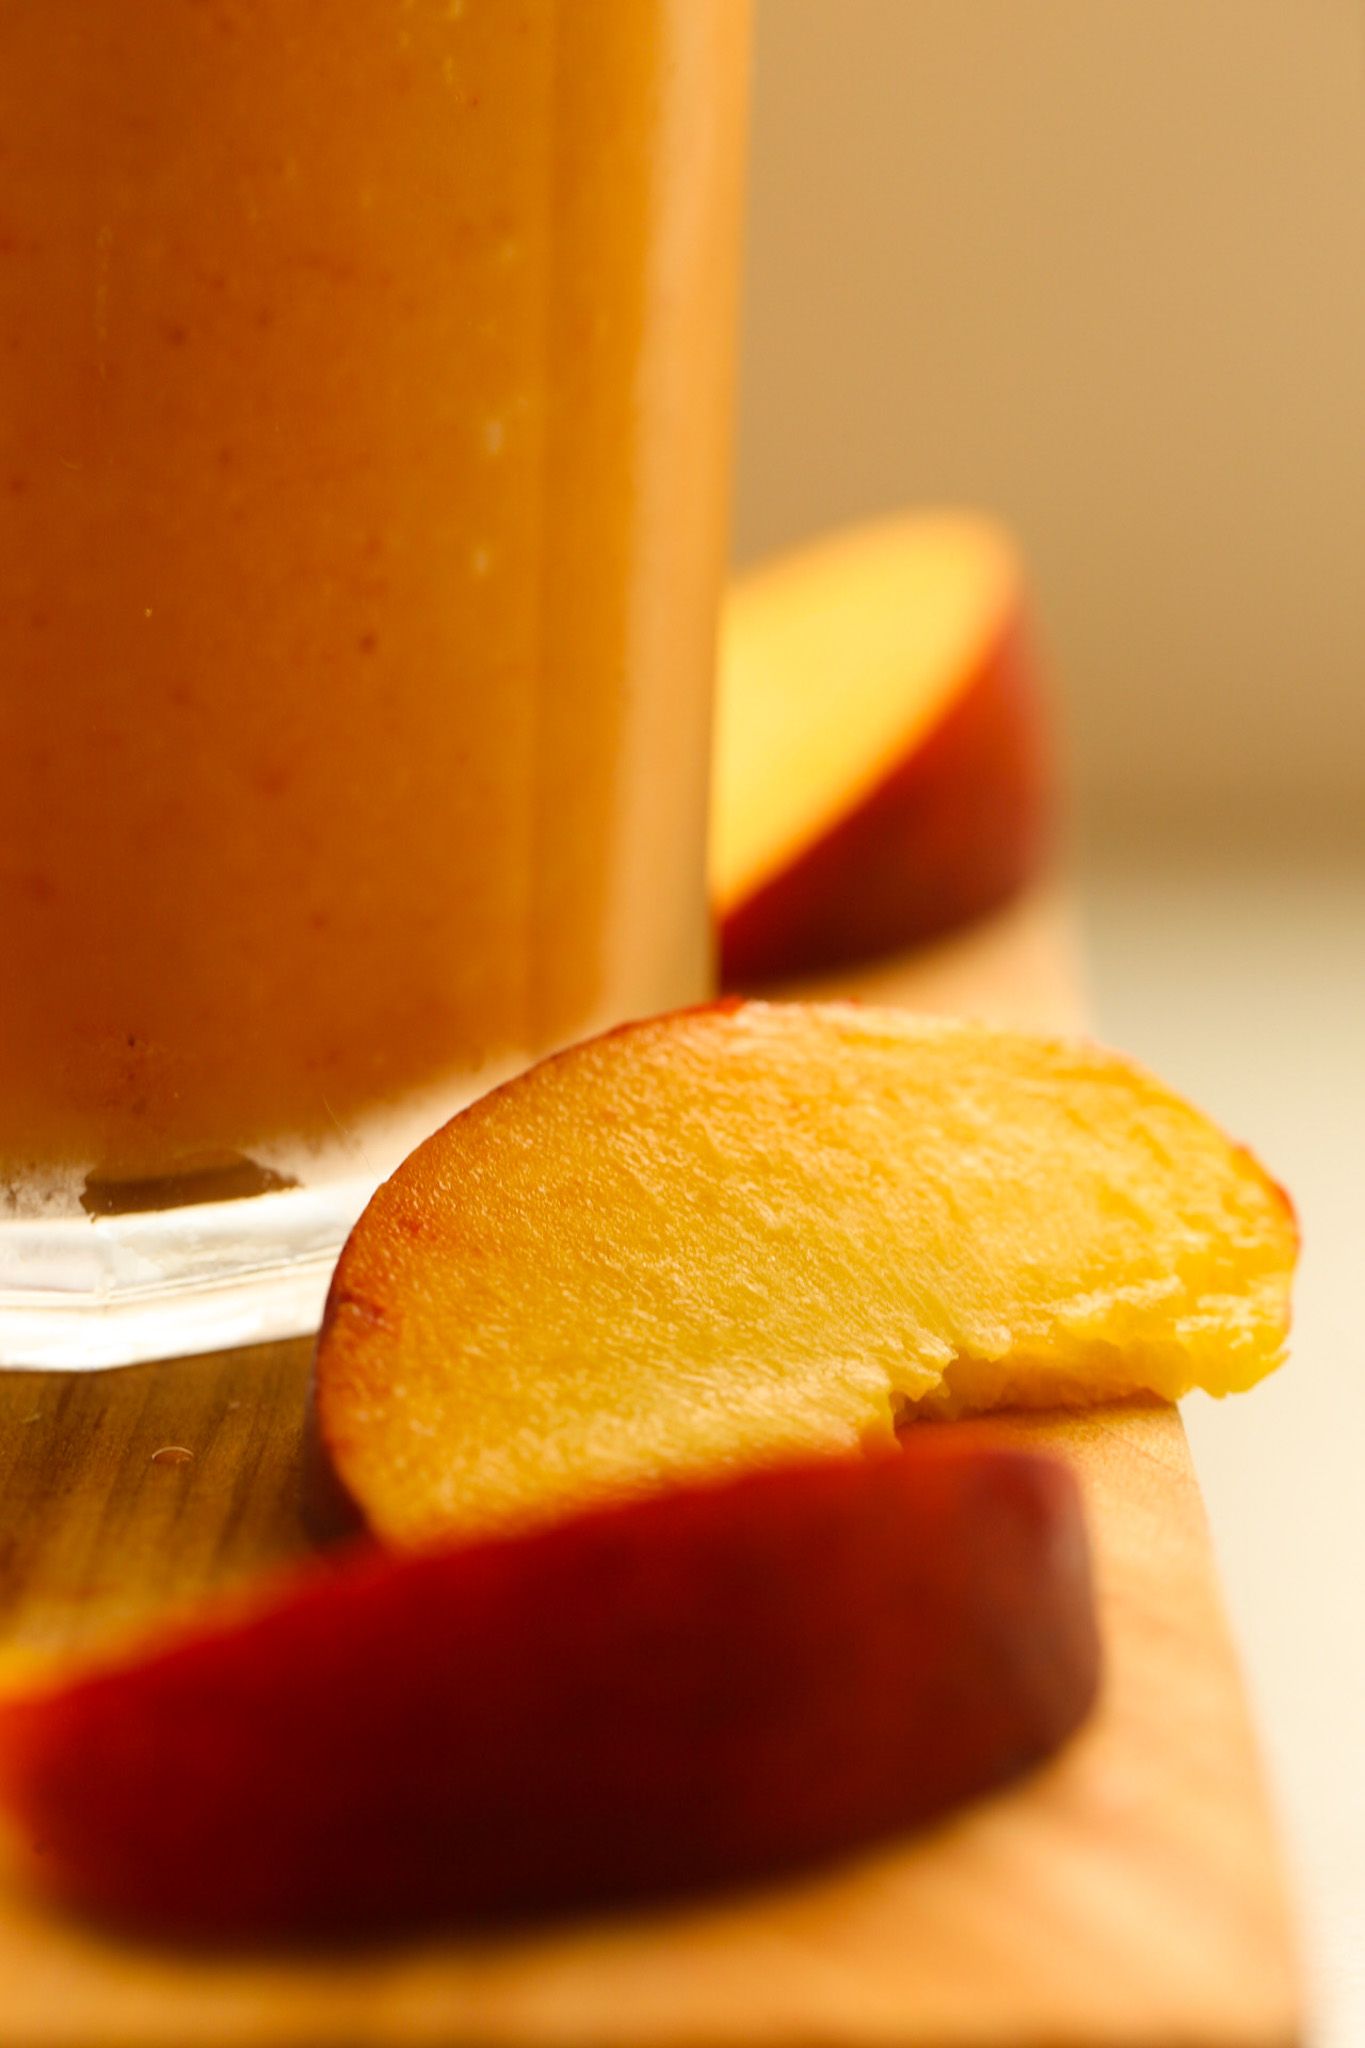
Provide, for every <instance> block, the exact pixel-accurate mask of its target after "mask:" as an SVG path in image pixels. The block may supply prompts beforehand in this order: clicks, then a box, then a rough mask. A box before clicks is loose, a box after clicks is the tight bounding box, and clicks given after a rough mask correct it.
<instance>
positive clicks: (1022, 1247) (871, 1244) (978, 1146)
mask: <svg viewBox="0 0 1365 2048" xmlns="http://www.w3.org/2000/svg"><path fill="white" fill-rule="evenodd" d="M1294 1252H1295V1231H1294V1223H1293V1218H1292V1215H1291V1213H1290V1210H1289V1208H1288V1205H1287V1203H1286V1201H1285V1198H1284V1196H1283V1195H1282V1194H1281V1193H1280V1191H1279V1190H1278V1189H1277V1188H1276V1187H1275V1186H1274V1184H1273V1183H1272V1182H1271V1181H1270V1180H1269V1179H1268V1178H1267V1177H1266V1175H1265V1174H1264V1173H1263V1172H1262V1171H1261V1169H1260V1168H1259V1167H1258V1166H1257V1165H1256V1163H1255V1162H1254V1161H1253V1160H1252V1159H1251V1158H1250V1157H1249V1156H1248V1154H1247V1153H1246V1152H1244V1151H1241V1150H1239V1149H1238V1148H1237V1147H1236V1146H1235V1145H1233V1144H1231V1143H1229V1141H1228V1140H1227V1139H1226V1138H1224V1137H1223V1136H1222V1135H1221V1133H1219V1132H1218V1131H1217V1130H1216V1129H1214V1128H1213V1126H1212V1125H1211V1124H1210V1123H1209V1122H1208V1121H1207V1120H1206V1119H1205V1118H1203V1117H1202V1116H1200V1115H1199V1114H1198V1113H1197V1111H1195V1110H1193V1109H1191V1108H1189V1107H1188V1106H1187V1105H1186V1104H1185V1103H1183V1102H1181V1101H1180V1100H1178V1099H1177V1098H1176V1097H1175V1096H1173V1095H1172V1094H1170V1093H1169V1092H1168V1091H1167V1090H1166V1089H1165V1088H1163V1087H1162V1086H1161V1085H1160V1084H1159V1083H1158V1082H1157V1081H1155V1080H1153V1079H1152V1078H1151V1077H1150V1076H1148V1075H1147V1074H1145V1073H1143V1072H1142V1071H1140V1070H1139V1069H1138V1068H1136V1067H1134V1066H1133V1065H1131V1064H1130V1063H1129V1062H1127V1061H1125V1060H1123V1059H1120V1058H1118V1057H1116V1056H1115V1055H1113V1054H1111V1053H1107V1052H1103V1051H1101V1050H1099V1049H1097V1048H1095V1047H1093V1046H1090V1045H1085V1044H1071V1043H1066V1042H1063V1041H1058V1040H1050V1039H1043V1038H1034V1037H1029V1036H1026V1035H1024V1034H1021V1033H1017V1032H1010V1031H1004V1030H995V1029H991V1028H988V1027H985V1026H973V1025H967V1024H962V1023H958V1022H955V1021H945V1020H942V1019H930V1018H917V1017H913V1016H909V1015H906V1014H905V1013H903V1012H897V1011H878V1010H873V1009H863V1008H860V1007H858V1006H856V1005H850V1004H811V1005H804V1004H785V1005H782V1004H779V1005H771V1004H766V1003H737V1002H736V1003H729V1004H718V1005H715V1006H713V1007H711V1008H708V1009H702V1010H695V1011H687V1012H681V1013H678V1014H676V1015H673V1016H668V1017H663V1018H659V1019H655V1020H653V1021H649V1022H645V1023H641V1024H637V1025H631V1026H628V1027H626V1028H624V1029H622V1030H619V1031H616V1032H614V1033H610V1034H608V1035H607V1036H606V1037H603V1038H599V1039H595V1040H593V1041H590V1042H589V1043H587V1044H584V1045H579V1046H576V1047H573V1048H572V1049H571V1050H569V1051H568V1052H565V1053H562V1054H560V1055H558V1056H557V1057H556V1058H554V1059H551V1060H547V1061H545V1062H544V1063H542V1064H541V1065H540V1066H538V1067H536V1068H533V1069H532V1070H531V1071H530V1072H529V1073H527V1074H525V1075H523V1076H521V1077H520V1078H519V1079H518V1080H515V1081H513V1082H511V1083H509V1084H508V1085H507V1086H506V1087H504V1088H501V1089H499V1090H497V1091H496V1092H495V1093H493V1094H491V1095H489V1096H486V1097H485V1098H484V1099H483V1100H482V1101H480V1102H477V1103H475V1104H474V1105H473V1106H472V1107H471V1108H469V1109H468V1110H466V1111H464V1113H463V1114H462V1115H460V1116H458V1117H456V1118H455V1119H454V1120H453V1121H452V1122H451V1123H449V1124H447V1125H446V1126H445V1127H444V1129H442V1130H441V1131H438V1132H437V1133H436V1135H435V1136H434V1137H432V1138H430V1139H429V1140H428V1141H427V1142H426V1143H425V1144H424V1145H422V1146H420V1147H419V1148H418V1150H417V1151H416V1152H415V1153H413V1155H412V1156H411V1157H410V1158H409V1159H408V1160H407V1161H406V1163H405V1164H404V1165H403V1166H402V1167H401V1168H400V1169H399V1171H398V1172H397V1173H396V1174H395V1175H394V1176H393V1178H392V1179H391V1180H390V1181H388V1182H387V1183H386V1184H385V1185H384V1186H383V1187H382V1188H380V1190H379V1191H378V1193H377V1194H376V1195H375V1197H374V1199H373V1200H372V1202H371V1203H370V1206H369V1208H368V1209H367V1210H366V1212H365V1214H364V1215H363V1217H362V1218H361V1220H360V1222H359V1223H358V1224H357V1226H356V1228H355V1230H354V1232H353V1233H352V1235H351V1238H350V1240H349V1242H348V1243H347V1245H346V1248H345V1250H344V1251H343V1253H342V1256H341V1260H340V1262H339V1264H338V1266H337V1270H336V1274H335V1277H334V1280H333V1284H332V1289H331V1294H330V1296H329V1299H328V1304H327V1310H326V1315H325V1319H324V1325H323V1330H322V1333H321V1336H320V1338H319V1341H318V1348H317V1354H316V1365H315V1375H314V1404H315V1418H316V1425H317V1432H318V1437H319V1441H320V1444H321V1447H322V1449H323V1451H324V1453H325V1454H326V1456H327V1457H328V1458H329V1459H330V1463H331V1469H332V1471H333V1472H334V1474H335V1476H336V1478H337V1480H338V1481H339V1483H340V1486H341V1488H342V1490H343V1491H344V1493H345V1495H346V1496H348V1497H349V1499H350V1501H351V1502H353V1503H354V1505H355V1507H356V1508H357V1509H358V1511H359V1513H360V1515H361V1516H362V1517H363V1519H364V1520H365V1521H366V1522H367V1523H368V1524H369V1525H370V1527H371V1528H372V1529H374V1530H375V1531H376V1532H377V1533H378V1534H379V1535H380V1536H382V1537H383V1538H384V1539H385V1540H386V1541H388V1542H390V1543H394V1544H398V1545H410V1544H422V1543H426V1542H429V1541H432V1540H433V1539H436V1538H439V1537H441V1536H444V1535H449V1534H461V1535H465V1536H474V1535H478V1534H483V1533H487V1532H489V1531H493V1530H501V1529H506V1528H510V1527H517V1526H522V1525H527V1524H531V1523H534V1522H537V1521H545V1520H549V1519H553V1518H554V1517H556V1516H559V1515H562V1514H565V1513H568V1512H571V1511H573V1510H576V1509H579V1508H581V1507H583V1506H584V1505H586V1504H588V1503H592V1502H596V1501H604V1500H611V1499H617V1498H622V1497H628V1496H631V1495H638V1494H641V1493H644V1492H647V1491H649V1490H650V1489H651V1488H654V1487H657V1486H659V1485H660V1484H662V1483H664V1482H666V1481H678V1480H683V1479H687V1478H696V1477H705V1476H714V1475H717V1474H721V1473H725V1472H732V1471H736V1470H743V1469H744V1468H746V1467H751V1466H754V1465H758V1464H763V1463H766V1462H776V1461H780V1460H781V1459H783V1458H788V1457H791V1456H793V1455H798V1454H801V1453H805V1452H811V1451H820V1450H826V1451H827V1450H833V1449H839V1448H853V1447H857V1446H877V1445H885V1444H887V1443H889V1442H890V1441H891V1439H892V1435H893V1431H894V1429H895V1427H896V1425H897V1422H898V1421H899V1420H903V1419H904V1418H905V1417H906V1416H907V1414H910V1413H914V1412H922V1413H932V1414H936V1415H942V1414H945V1413H953V1412H957V1411H961V1410H967V1409H981V1408H987V1407H990V1406H992V1405H995V1404H999V1403H1006V1402H1008V1403H1029V1404H1034V1405H1055V1404H1058V1403H1069V1402H1095V1401H1103V1400H1110V1399H1116V1398H1119V1397H1122V1396H1126V1395H1134V1394H1140V1393H1155V1394H1159V1395H1164V1396H1166V1397H1168V1398H1175V1397H1176V1396H1178V1395H1180V1394H1184V1393H1186V1392H1187V1391H1188V1390H1189V1389H1190V1388H1191V1387H1194V1386H1202V1387H1205V1388H1207V1389H1208V1390H1209V1391H1210V1392H1212V1393H1226V1392H1228V1391H1230V1390H1231V1389H1233V1388H1239V1387H1247V1386H1250V1385H1251V1384H1252V1383H1253V1382H1254V1381H1255V1380H1257V1379H1259V1378H1260V1377H1261V1376H1262V1375H1263V1374H1264V1373H1266V1372H1268V1371H1269V1370H1270V1369H1271V1368H1272V1367H1273V1366H1274V1365H1275V1364H1277V1363H1278V1361H1279V1359H1280V1356H1281V1353H1282V1348H1283V1343H1284V1338H1285V1332H1286V1328H1287V1321H1288V1285H1289V1276H1290V1269H1291V1267H1292V1264H1293V1259H1294Z"/></svg>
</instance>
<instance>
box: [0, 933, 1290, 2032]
mask: <svg viewBox="0 0 1365 2048" xmlns="http://www.w3.org/2000/svg"><path fill="white" fill-rule="evenodd" d="M1064 956H1065V946H1064V943H1063V941H1062V938H1061V936H1060V932H1059V926H1058V924H1057V913H1056V911H1055V909H1054V908H1053V907H1052V906H1050V905H1048V904H1041V905H1040V904H1034V905H1032V906H1027V907H1026V908H1025V909H1024V910H1022V911H1020V912H1017V913H1015V914H1013V915H1012V916H1011V917H1009V918H1006V919H1003V920H1001V921H999V922H998V923H997V925H996V926H995V927H992V928H988V929H987V930H986V931H984V932H980V933H978V934H976V935H974V936H973V937H972V938H970V939H967V940H963V941H958V942H956V944H955V945H954V946H949V947H946V948H943V949H940V951H939V952H938V953H936V954H934V955H931V956H928V957H926V956H923V955H921V956H919V957H918V958H917V959H916V961H915V962H913V963H907V964H903V965H902V966H900V967H887V968H884V969H881V970H879V971H878V975H877V976H876V977H873V976H862V977H859V978H858V980H857V982H856V984H854V986H856V987H857V988H858V989H859V990H860V991H861V992H864V993H866V994H868V995H871V996H873V997H875V998H876V999H878V1000H901V1001H915V1002H918V1003H920V1004H921V1005H923V1006H924V1007H942V1008H953V1007H957V1008H964V1009H969V1010H971V1009H975V1010H976V1011H978V1013H983V1014H994V1015H1000V1016H1013V1017H1016V1018H1019V1019H1021V1020H1026V1021H1030V1022H1035V1023H1047V1022H1058V1021H1061V1022H1065V1021H1068V1020H1069V1019H1074V1016H1075V1014H1076V999H1075V993H1074V987H1072V986H1070V985H1068V983H1067V981H1066V978H1065V975H1064V974H1063V973H1062V972H1061V970H1060V968H1059V962H1060V961H1062V960H1063V959H1064ZM307 1363H308V1346H307V1344H306V1343H294V1344H277V1345H267V1346H261V1347H259V1348H257V1349H255V1350H253V1351H246V1352H237V1353H228V1354H216V1355H213V1356H210V1357H205V1358H198V1359H188V1360H178V1361H168V1362H166V1363H163V1364H157V1365H149V1366H136V1367H131V1368H128V1369H126V1370H124V1371H121V1372H113V1373H99V1374H89V1375H85V1374H79V1375H70V1376H62V1375H54V1374H38V1373H22V1372H15V1373H9V1374H0V1663H2V1662H3V1658H4V1656H5V1649H4V1646H5V1645H8V1646H9V1650H10V1653H11V1654H15V1653H17V1654H19V1655H22V1652H23V1650H24V1649H25V1648H26V1647H27V1648H33V1649H46V1648H49V1647H52V1646H54V1645H59V1644H64V1643H70V1642H77V1641H89V1640H90V1639H91V1637H92V1636H96V1635H99V1634H101V1633H103V1632H106V1631H109V1630H120V1631H121V1630H122V1629H124V1628H125V1627H127V1626H128V1625H129V1624H135V1623H137V1622H139V1621H140V1620H145V1619H146V1618H147V1617H148V1616H150V1615H154V1614H164V1613H168V1612H174V1611H175V1610H176V1609H177V1608H182V1607H185V1606H189V1605H192V1604H193V1602H194V1601H195V1600H196V1599H198V1598H199V1597H201V1596H202V1594H203V1592H204V1591H205V1590H207V1589H210V1588H214V1587H222V1586H228V1585H231V1584H234V1583H240V1582H241V1581H242V1580H243V1579H245V1578H247V1577H250V1576H252V1575H254V1574H256V1573H259V1572H260V1571H261V1570H262V1569H263V1568H266V1567H268V1566H269V1565H271V1564H273V1563H277V1562H281V1561H283V1560H285V1559H287V1558H290V1557H293V1556H296V1555H297V1554H299V1553H300V1552H301V1551H302V1550H304V1549H305V1548H306V1547H307V1538H306V1536H305V1534H304V1532H303V1529H302V1526H301V1523H300V1520H299V1514H298V1505H297V1501H298V1477H299V1459H300V1449H301V1432H302V1417H303V1395H304V1387H305V1381H306V1375H307ZM979 1426H980V1427H982V1428H983V1429H985V1428H989V1429H990V1430H991V1431H992V1432H994V1433H997V1434H998V1433H999V1432H1000V1431H1001V1430H1004V1431H1006V1432H1007V1433H1008V1434H1009V1436H1010V1437H1011V1438H1013V1439H1014V1440H1017V1441H1019V1442H1022V1443H1026V1444H1030V1445H1036V1446H1038V1447H1040V1448H1043V1449H1046V1450H1050V1451H1052V1452H1054V1453H1055V1454H1056V1455H1058V1456H1061V1457H1064V1458H1065V1459H1067V1460H1068V1462H1070V1463H1071V1464H1072V1465H1073V1466H1074V1468H1075V1470H1076V1472H1077V1474H1078V1476H1079V1477H1080V1480H1081V1483H1082V1485H1083V1487H1084V1489H1085V1494H1086V1499H1087V1503H1088V1509H1089V1517H1090V1527H1091V1533H1092V1537H1093V1541H1094V1546H1095V1552H1096V1563H1097V1572H1098V1582H1099V1602H1100V1612H1101V1622H1102V1629H1103V1636H1104V1645H1105V1658H1106V1674H1105V1684H1104V1694H1103V1699H1102V1703H1101V1706H1100V1708H1099V1711H1098V1712H1097V1714H1096V1715H1095V1717H1094V1718H1093V1720H1092V1721H1091V1723H1090V1725H1089V1726H1088V1727H1087V1728H1086V1729H1085V1731H1084V1732H1083V1733H1082V1734H1081V1735H1080V1736H1079V1737H1078V1738H1077V1739H1076V1740H1075V1741H1074V1742H1073V1743H1072V1744H1071V1745H1070V1746H1069V1747H1068V1748H1067V1749H1066V1751H1065V1752H1064V1753H1063V1754H1062V1755H1061V1756H1059V1757H1058V1758H1057V1759H1055V1760H1054V1761H1053V1762H1052V1763H1051V1764H1050V1765H1048V1766H1046V1767H1045V1768H1044V1769H1043V1770H1041V1771H1039V1772H1037V1773H1036V1774H1034V1775H1033V1776H1032V1777H1031V1778H1029V1779H1028V1780H1027V1781H1025V1782H1024V1783H1022V1784H1020V1785H1018V1786H1016V1787H1015V1788H1013V1789H1012V1790H1010V1791H1007V1792H1005V1793H1003V1794H1001V1795H999V1796H997V1797H995V1798H992V1799H989V1800H986V1801H982V1802H980V1803H978V1804H977V1805H975V1806H974V1807H972V1808H970V1809H968V1810H966V1811H964V1812H963V1813H962V1814H961V1815H959V1816H958V1817H957V1818H955V1819H953V1820H952V1821H950V1822H949V1823H947V1824H946V1825H943V1826H940V1827H938V1828H936V1829H934V1830H933V1831H931V1832H928V1833H925V1834H921V1835H919V1836H917V1837H914V1838H912V1839H907V1840H903V1841H896V1842H892V1843H889V1844H887V1845H885V1846H883V1847H882V1848H880V1849H879V1850H877V1851H876V1852H875V1853H872V1854H869V1855H866V1856H862V1857H859V1858H856V1859H854V1860H852V1861H850V1862H846V1863H844V1864H841V1865H839V1866H838V1867H836V1868H830V1869H826V1870H823V1871H821V1872H819V1873H818V1874H816V1875H813V1876H809V1877H805V1878H803V1879H801V1880H799V1881H794V1882H791V1883H788V1884H785V1885H781V1886H775V1887H772V1888H769V1889H765V1890H762V1891H758V1892H751V1893H746V1894H744V1895H742V1896H741V1895H734V1896H727V1897H723V1898H721V1897H715V1898H710V1899H707V1900H704V1901H700V1902H698V1903H696V1904H695V1905H692V1906H689V1907H687V1908H685V1909H679V1910H674V1911H670V1912H651V1913H648V1914H641V1915H639V1916H635V1917H618V1918H612V1919H594V1920H591V1921H588V1922H585V1923H581V1924H576V1925H563V1926H556V1927H553V1928H550V1929H542V1930H539V1931H537V1932H534V1933H521V1934H514V1935H507V1936H505V1937H502V1938H499V1939H496V1940H490V1939H486V1938H485V1939H480V1940H477V1941H460V1940H439V1941H433V1940H426V1941H422V1942H420V1943H413V1944H410V1945H405V1946H400V1947H390V1948H384V1949H379V1950H372V1951H369V1952H359V1951H352V1952H349V1953H347V1954H344V1955H331V1956H323V1957H319V1956H312V1957H306V1956H302V1955H291V1954H283V1955H281V1954H276V1955H272V1956H259V1955H238V1956H233V1957H231V1958H226V1959H225V1958H222V1957H219V1958H214V1959H206V1958H203V1957H196V1956H192V1955H186V1954H183V1953H180V1954H177V1953H174V1952H169V1951H166V1950H162V1949H158V1948H154V1947H149V1946H136V1945H132V1944H129V1943H126V1942H123V1941H120V1940H115V1939H112V1938H111V1937H109V1936H107V1935H105V1934H104V1933H102V1932H100V1931H98V1930H96V1929H93V1928H90V1927H86V1926H82V1925H79V1924H76V1923H74V1922H71V1921H67V1920H64V1919H61V1918H59V1917H57V1916H55V1915H51V1914H49V1913H46V1912H45V1911H43V1910H42V1909H41V1908H39V1907H37V1906H35V1905H34V1904H33V1903H32V1902H31V1901H28V1900H26V1899H25V1898H24V1897H23V1896H22V1894H21V1892H20V1891H19V1890H18V1889H17V1888H16V1887H15V1886H13V1885H12V1884H11V1885H6V1884H5V1883H4V1881H3V1880H2V1879H0V2048H20V2044H22V2048H106V2044H107V2048H131V2044H137V2048H160V2044H163V2043H164V2044H166V2048H185V2044H190V2043H195V2044H200V2043H202V2044H204V2048H230V2044H234V2048H235V2044H239V2043H240V2044H246V2043H251V2044H253V2048H286V2044H288V2048H341V2044H343V2043H344V2044H348V2048H407V2044H414V2048H415V2044H424V2048H426V2044H433V2048H434V2044H437V2043H440V2044H464V2048H512V2044H517V2048H532V2044H534V2048H567V2044H574V2048H580V2044H581V2048H655V2044H658V2048H662V2044H668V2048H722V2044H724V2048H758V2044H760V2043H761V2044H763V2048H777V2044H791V2048H797V2044H800V2048H817V2044H818V2048H854V2044H857V2048H864V2044H866V2048H872V2044H876V2048H891V2044H898V2048H988V2044H989V2048H1006V2044H1008V2048H1253V2044H1254V2048H1287V2044H1291V2043H1293V2042H1295V2041H1296V2040H1298V2039H1299V1994H1298V1985H1297V1976H1296V1970H1295V1963H1294V1956H1293V1946H1292V1941H1291V1937H1290V1928H1289V1916H1288V1912H1287V1909H1286V1902H1285V1897H1284V1892H1283V1888H1282V1883H1281V1877H1280V1872H1279V1867H1278V1862H1277V1857H1276V1850H1275V1844H1274V1841H1273V1837H1272V1831H1271V1828H1270V1824H1269V1820H1268V1815H1267V1808H1266V1802H1265V1797H1264V1792H1263V1788H1262V1784H1261V1779H1260V1773H1259V1768H1258V1763H1257V1758H1256V1753H1255V1745H1254V1741H1253V1738H1252V1734H1251V1730H1250V1727H1249V1723H1248V1718H1247V1713H1246V1708H1245V1704H1244V1700H1243V1696H1242V1691H1241V1686H1240V1681H1239V1678H1238V1673H1237V1668H1236V1662H1235V1658H1234V1656H1233V1653H1232V1650H1231V1647H1230V1644H1229V1640H1228V1636H1227V1631H1226V1627H1225V1624H1224V1621H1223V1618H1222V1613H1221V1609H1220V1606H1219V1600H1218V1595H1217V1589H1216V1585H1215V1582H1214V1575H1213V1570H1212V1565H1211V1559H1210V1551H1209V1542H1208V1532H1207V1528H1206V1525H1205V1520H1204V1514H1203V1508H1202V1504H1201V1501H1200V1498H1199V1493H1198V1488H1197V1486H1196V1483H1195V1480H1194V1476H1193V1473H1192V1469H1191V1466H1190V1461H1189V1454H1188V1451H1187V1448H1186V1445H1185V1438H1184V1431H1183V1428H1182V1425H1181V1422H1180V1418H1179V1416H1178V1414H1177V1413H1176V1411H1175V1410H1174V1409H1172V1408H1169V1407H1166V1406H1165V1405H1163V1404H1151V1405H1138V1406H1127V1407H1122V1408H1113V1409H1106V1410H1102V1411H1099V1412H1097V1413H1094V1414H1091V1415H1086V1416H1081V1417H1077V1416H1074V1415H1070V1416H1068V1415H1059V1416H1050V1415H1043V1416H1033V1417H1021V1416H1015V1417H1008V1418H1003V1419H1002V1418H996V1419H994V1420H992V1421H991V1422H990V1423H989V1424H981V1425H979ZM158 1454H160V1455H158Z"/></svg>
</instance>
